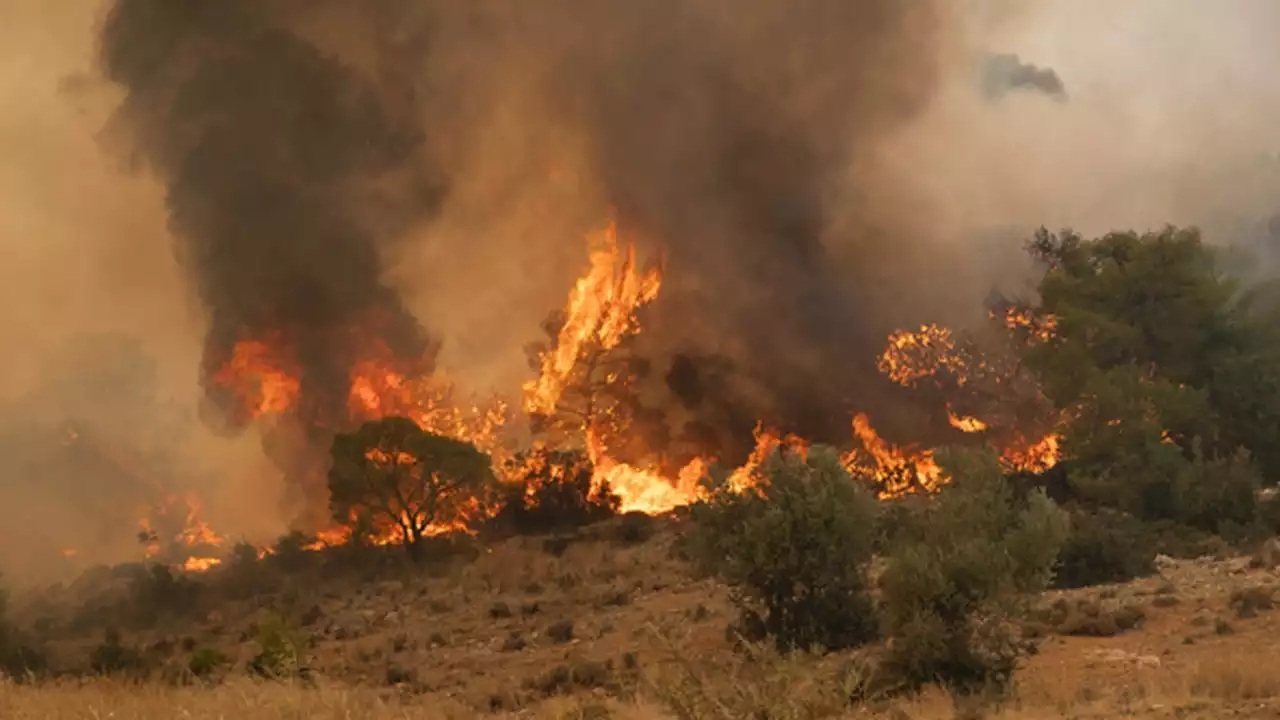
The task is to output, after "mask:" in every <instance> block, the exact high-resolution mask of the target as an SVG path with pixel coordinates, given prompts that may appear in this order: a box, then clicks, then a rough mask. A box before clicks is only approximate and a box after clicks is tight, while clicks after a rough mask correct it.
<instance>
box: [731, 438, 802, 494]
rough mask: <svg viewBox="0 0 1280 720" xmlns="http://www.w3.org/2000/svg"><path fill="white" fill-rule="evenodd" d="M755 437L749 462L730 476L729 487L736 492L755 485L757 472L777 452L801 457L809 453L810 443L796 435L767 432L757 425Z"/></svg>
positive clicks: (748, 458)
mask: <svg viewBox="0 0 1280 720" xmlns="http://www.w3.org/2000/svg"><path fill="white" fill-rule="evenodd" d="M754 435H755V438H756V445H755V447H754V448H752V450H751V454H750V455H749V456H747V461H746V462H745V463H743V464H742V467H739V468H737V469H736V470H734V471H733V472H732V473H730V474H729V487H730V488H731V489H733V490H735V491H739V492H740V491H742V490H746V489H747V488H749V487H751V486H752V485H753V484H754V483H755V474H756V471H757V470H759V469H760V466H761V465H763V464H764V461H765V460H767V459H769V456H770V455H772V454H773V452H774V451H775V450H778V449H779V448H785V449H787V450H789V451H791V452H795V453H798V454H799V455H801V456H804V455H805V454H807V453H808V452H809V443H808V442H806V441H805V440H804V439H803V438H800V437H797V436H795V435H779V434H778V433H776V432H774V431H772V430H766V429H765V428H764V426H763V425H762V424H759V423H757V424H756V429H755V431H754Z"/></svg>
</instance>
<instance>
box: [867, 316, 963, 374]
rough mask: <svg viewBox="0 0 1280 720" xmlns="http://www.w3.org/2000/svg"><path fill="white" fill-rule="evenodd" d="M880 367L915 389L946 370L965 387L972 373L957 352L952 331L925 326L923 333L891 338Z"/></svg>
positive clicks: (881, 355) (939, 327)
mask: <svg viewBox="0 0 1280 720" xmlns="http://www.w3.org/2000/svg"><path fill="white" fill-rule="evenodd" d="M878 367H879V368H880V372H882V373H884V374H885V375H886V376H887V377H888V378H889V379H890V380H892V381H894V382H896V383H898V384H899V385H902V386H904V387H913V386H915V385H916V384H917V383H918V382H920V381H921V380H923V379H925V378H928V377H932V376H933V375H935V374H936V373H938V372H939V371H942V370H946V371H950V372H951V373H952V374H954V375H955V376H956V378H957V382H958V383H959V384H960V385H963V384H964V383H965V380H966V378H967V377H968V373H969V363H968V362H967V360H966V358H965V357H964V356H963V355H962V354H960V353H959V352H957V350H956V343H955V339H954V338H953V337H952V334H951V331H950V330H949V329H947V328H945V327H941V326H939V325H921V326H920V329H919V330H915V331H910V330H899V331H897V332H895V333H893V334H892V335H890V336H889V343H888V346H887V347H885V349H884V352H883V353H881V354H880V360H879V362H878Z"/></svg>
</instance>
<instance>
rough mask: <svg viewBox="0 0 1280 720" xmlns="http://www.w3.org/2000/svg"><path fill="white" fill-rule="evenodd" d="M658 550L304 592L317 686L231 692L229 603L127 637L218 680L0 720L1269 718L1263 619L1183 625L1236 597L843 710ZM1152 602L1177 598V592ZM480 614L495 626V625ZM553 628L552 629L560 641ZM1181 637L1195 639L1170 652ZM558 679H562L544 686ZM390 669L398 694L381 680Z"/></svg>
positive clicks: (1279, 692)
mask: <svg viewBox="0 0 1280 720" xmlns="http://www.w3.org/2000/svg"><path fill="white" fill-rule="evenodd" d="M670 539H671V537H670V535H669V534H662V535H659V536H658V537H656V538H654V539H653V540H651V541H649V542H647V543H644V544H642V545H636V546H630V547H621V546H618V545H616V544H613V543H610V542H607V541H604V540H589V539H588V540H583V541H582V542H578V543H574V544H572V545H570V546H569V547H568V548H567V549H565V550H564V552H563V553H561V554H559V555H556V554H552V553H549V552H547V551H546V550H545V549H544V548H543V545H542V540H541V539H538V538H520V539H515V540H512V541H509V542H505V543H500V544H498V545H495V546H493V547H491V548H489V549H488V551H486V552H484V553H483V554H481V555H480V556H479V557H478V558H476V559H475V560H474V561H464V562H450V563H446V564H444V565H441V566H438V567H434V568H430V569H428V570H427V571H425V572H424V571H422V570H414V571H406V573H405V574H403V575H401V576H395V577H382V578H380V579H378V580H376V581H363V582H361V581H357V580H354V579H352V580H346V579H338V580H332V581H328V584H324V585H315V586H314V587H313V586H310V585H308V586H305V589H306V593H304V594H305V596H306V597H307V598H308V601H307V603H305V605H307V606H310V604H311V603H312V602H314V603H316V604H317V608H318V611H319V620H318V621H317V622H315V623H314V624H312V625H310V626H309V630H310V631H311V632H312V633H314V634H315V635H316V638H317V643H316V646H315V647H314V648H313V649H312V651H311V653H310V655H311V657H309V658H308V660H309V661H310V663H311V664H312V666H313V667H315V669H316V670H317V671H318V673H319V677H320V678H321V680H319V681H317V683H316V684H315V685H314V686H304V685H290V684H278V683H260V682H255V681H251V680H249V679H247V678H246V677H245V676H244V673H243V664H244V661H245V660H246V659H247V657H249V656H251V654H252V652H253V651H254V649H255V648H254V645H253V640H251V639H249V640H246V639H244V638H246V637H249V636H251V634H246V632H245V630H246V628H248V627H250V623H252V622H256V621H258V620H260V619H261V616H262V614H263V612H265V610H264V608H265V607H270V605H269V604H267V603H265V602H264V601H263V600H262V598H258V599H257V600H255V602H254V603H252V604H250V603H246V604H244V606H243V607H241V606H237V605H233V604H229V605H228V606H227V607H225V608H222V609H221V610H220V611H219V617H218V618H217V619H216V620H200V621H195V623H194V625H193V626H184V627H167V628H164V630H163V632H161V631H160V630H155V631H152V632H150V633H143V634H138V635H135V636H133V637H130V638H129V640H130V642H132V643H135V644H138V645H140V646H141V645H145V644H147V643H150V642H152V641H154V640H156V639H158V638H161V637H163V636H164V635H169V636H175V637H181V636H184V635H187V634H190V635H193V636H195V637H196V638H197V639H198V640H199V644H200V646H201V647H220V648H222V649H225V650H226V651H227V653H228V655H230V656H231V657H233V658H237V660H236V661H235V665H234V667H232V668H229V673H230V676H229V677H230V679H229V680H228V681H227V682H225V683H223V684H219V685H216V686H211V687H170V686H166V685H163V684H159V683H156V684H144V685H128V684H119V683H113V682H110V681H106V680H95V681H87V682H83V683H69V682H62V683H48V684H40V685H34V686H14V685H3V684H0V720H9V719H10V718H12V719H15V720H28V719H30V720H35V719H37V718H39V719H42V720H43V719H45V718H49V719H52V720H58V719H60V718H92V719H93V720H105V719H106V718H111V719H112V720H162V719H163V720H169V719H170V718H190V719H192V720H199V719H202V718H210V719H213V718H218V719H219V720H222V719H225V718H234V719H235V720H256V719H258V718H262V719H264V720H274V719H277V718H279V719H284V718H290V719H291V718H298V719H299V720H301V719H302V718H307V719H308V720H310V719H311V718H318V719H321V720H323V719H325V718H344V719H351V720H358V719H363V718H367V719H369V720H383V719H391V718H445V719H446V720H448V719H449V718H470V717H495V718H501V717H528V718H545V719H548V720H552V719H554V720H559V719H565V720H568V719H571V718H572V719H580V720H588V719H590V720H603V719H604V718H619V719H622V720H627V719H633V720H651V719H658V718H664V719H665V718H670V719H671V720H704V719H705V720H738V719H739V718H743V717H768V718H770V719H771V720H817V719H818V718H856V719H862V718H866V719H870V718H891V719H892V720H955V719H963V720H967V719H970V718H982V719H983V720H1046V719H1052V718H1075V719H1078V720H1085V719H1086V718H1095V719H1098V720H1101V719H1102V718H1114V717H1135V718H1144V719H1146V720H1166V719H1172V718H1174V717H1179V718H1194V719H1202V720H1208V719H1209V718H1217V717H1223V716H1225V715H1231V716H1232V717H1235V718H1263V717H1268V718H1276V717H1280V666H1277V665H1276V664H1275V663H1273V662H1270V660H1271V657H1270V656H1271V653H1270V647H1271V645H1270V638H1271V637H1274V635H1275V633H1276V632H1280V613H1266V612H1260V613H1246V614H1250V615H1254V617H1252V618H1248V619H1235V618H1233V623H1234V624H1235V625H1236V626H1237V630H1236V632H1234V633H1231V634H1229V635H1224V634H1217V633H1214V632H1212V630H1211V628H1210V627H1209V626H1208V625H1206V624H1205V623H1204V622H1199V623H1198V622H1196V621H1197V620H1204V619H1205V618H1213V617H1215V616H1218V617H1221V616H1222V615H1225V614H1230V613H1231V611H1232V610H1233V609H1238V607H1237V606H1240V605H1241V603H1242V600H1241V598H1244V599H1246V600H1248V599H1250V598H1252V595H1249V596H1248V597H1246V593H1243V592H1236V593H1235V595H1232V594H1231V592H1232V590H1239V587H1238V586H1237V587H1232V588H1227V587H1223V588H1220V589H1219V592H1218V594H1217V595H1215V596H1214V597H1212V598H1204V599H1196V598H1194V597H1192V596H1186V597H1185V598H1183V601H1181V602H1178V603H1163V604H1160V606H1159V607H1158V608H1156V610H1155V611H1153V612H1152V613H1150V614H1149V617H1148V619H1147V622H1146V623H1144V624H1142V625H1141V626H1139V627H1132V629H1130V630H1129V631H1128V632H1122V633H1119V634H1117V633H1112V632H1100V631H1099V632H1088V633H1083V634H1084V635H1086V636H1085V637H1052V638H1050V640H1049V641H1047V643H1046V645H1045V646H1044V649H1043V651H1042V652H1041V654H1040V655H1039V656H1037V657H1035V658H1031V659H1030V660H1029V661H1028V662H1027V664H1026V666H1025V668H1024V669H1023V670H1022V671H1020V673H1019V675H1018V684H1019V691H1018V692H1017V693H1016V694H1015V696H1014V697H1013V698H1012V699H1010V700H1009V701H1007V702H1006V703H1005V704H1004V706H1003V707H999V708H989V707H987V708H974V707H960V708H957V707H956V705H955V703H954V702H953V701H952V699H951V698H950V697H949V696H948V695H947V694H946V693H945V692H942V691H939V690H933V691H930V692H927V693H925V694H923V695H921V696H919V697H914V698H906V699H897V700H894V701H891V702H889V701H885V702H879V703H870V704H864V705H863V706H861V707H856V708H851V707H850V706H849V703H848V702H847V698H848V697H849V696H850V695H851V694H852V693H854V691H855V690H857V689H858V688H859V686H860V684H861V683H863V682H864V681H865V680H866V678H867V677H868V676H869V673H868V671H867V669H866V665H865V663H861V662H860V661H859V660H858V659H857V656H856V655H848V654H846V655H837V656H830V657H826V658H813V657H804V656H799V657H782V656H779V655H778V654H777V653H774V652H772V651H770V650H768V649H766V648H759V647H755V648H750V649H748V650H747V651H745V652H742V651H735V650H734V649H733V648H732V647H731V646H730V643H729V642H728V641H727V640H726V639H725V636H724V629H725V626H726V624H727V623H728V622H729V620H730V619H731V618H732V616H733V611H732V609H731V607H730V606H729V604H728V603H727V601H726V597H725V594H724V589H723V588H721V587H718V586H716V585H715V584H714V583H710V582H707V581H701V580H693V579H691V578H690V577H689V576H688V575H687V573H686V570H685V568H683V567H682V566H681V565H680V563H678V562H677V561H675V560H673V559H672V557H671V554H670ZM1232 577H1233V578H1235V576H1232ZM1237 580H1238V581H1239V582H1244V581H1246V580H1248V583H1249V584H1250V585H1252V584H1257V582H1255V581H1259V582H1260V580H1259V578H1253V579H1249V578H1246V577H1244V576H1241V577H1240V578H1238V579H1233V583H1236V581H1237ZM1262 580H1265V578H1263V579H1262ZM1264 584H1265V583H1264ZM1237 585H1238V583H1237ZM1267 586H1268V587H1269V585H1267ZM1139 589H1140V588H1139V586H1138V585H1134V586H1123V587H1119V586H1118V587H1117V588H1111V589H1109V590H1106V591H1104V592H1102V593H1088V592H1081V593H1070V594H1067V595H1065V596H1064V597H1066V598H1067V599H1066V600H1063V601H1062V602H1060V603H1057V604H1056V605H1055V607H1057V608H1058V609H1059V610H1060V611H1062V612H1059V613H1058V614H1059V615H1061V617H1055V618H1053V619H1055V620H1059V621H1064V622H1065V621H1066V620H1068V619H1071V618H1074V617H1076V616H1079V617H1089V618H1098V619H1107V618H1111V616H1112V615H1113V614H1114V613H1113V612H1112V611H1114V610H1117V609H1124V608H1127V607H1128V606H1129V605H1130V604H1132V602H1133V601H1134V600H1135V599H1138V598H1139V597H1140V596H1144V595H1143V593H1142V592H1139ZM1157 596H1158V597H1176V596H1177V592H1176V588H1174V587H1173V586H1172V585H1170V586H1169V588H1167V589H1165V590H1163V591H1161V592H1159V593H1157ZM1152 605H1153V607H1155V605H1156V604H1155V603H1152ZM1253 605H1257V606H1258V607H1260V608H1261V607H1263V606H1264V605H1265V603H1261V604H1260V603H1253ZM499 606H505V607H506V609H507V612H497V611H495V610H494V609H495V608H496V607H499ZM1095 606H1096V607H1097V608H1100V609H1099V610H1095V609H1094V608H1095ZM1103 610H1105V611H1106V612H1103ZM566 623H571V624H572V632H571V633H566V632H562V628H563V626H565V624H566ZM1117 623H1119V626H1123V628H1130V627H1131V626H1132V625H1133V623H1128V622H1123V623H1120V622H1119V621H1118V620H1117ZM1054 626H1055V627H1057V626H1056V625H1054ZM1059 630H1060V632H1059V633H1058V634H1059V635H1061V634H1063V633H1062V632H1061V628H1059ZM1192 635H1194V636H1195V637H1194V642H1192V643H1189V644H1183V642H1182V641H1183V639H1184V638H1188V640H1190V639H1191V638H1190V636H1192ZM513 637H518V638H519V642H515V641H513V640H512V638H513ZM90 640H92V641H93V642H97V641H98V639H97V638H90ZM64 649H65V650H66V651H67V653H66V657H67V658H68V659H70V660H71V661H78V662H81V663H83V659H84V657H85V653H86V651H87V648H86V647H80V646H76V647H67V648H64ZM1100 652H1102V653H1105V652H1113V653H1119V654H1121V655H1128V656H1132V657H1140V658H1143V659H1144V660H1145V659H1152V658H1153V657H1154V658H1157V659H1158V662H1157V663H1156V665H1155V666H1154V667H1152V666H1149V665H1143V664H1142V663H1133V662H1129V663H1128V664H1121V665H1115V664H1112V663H1111V661H1109V660H1105V659H1104V660H1100V659H1098V653H1100ZM178 659H179V660H181V659H183V657H182V656H181V655H179V656H178ZM605 665H607V666H608V668H609V669H608V670H607V675H606V676H604V678H603V680H601V679H600V678H597V680H594V681H590V682H586V683H582V682H576V681H575V680H574V679H573V678H574V673H575V672H576V670H575V668H579V667H594V668H596V669H599V668H600V667H601V666H605ZM562 669H567V672H568V678H569V679H568V681H565V682H561V681H556V680H555V678H556V672H557V671H558V670H562ZM392 670H395V671H396V673H395V675H396V677H397V678H401V677H402V678H404V679H403V680H395V681H393V680H392V679H391V678H392V672H391V671H392ZM393 683H394V684H393ZM619 690H621V691H619ZM565 692H568V693H570V695H569V696H567V697H566V696H563V695H561V693H565ZM548 695H550V697H548ZM633 696H634V697H638V698H640V699H639V700H635V699H631V698H632V697H633ZM622 698H625V699H622Z"/></svg>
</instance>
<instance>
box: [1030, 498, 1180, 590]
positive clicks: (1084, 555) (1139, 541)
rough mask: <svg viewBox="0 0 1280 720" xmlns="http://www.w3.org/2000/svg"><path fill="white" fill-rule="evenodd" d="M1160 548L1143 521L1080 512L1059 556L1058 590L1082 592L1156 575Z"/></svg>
mask: <svg viewBox="0 0 1280 720" xmlns="http://www.w3.org/2000/svg"><path fill="white" fill-rule="evenodd" d="M1155 556H1156V545H1155V538H1154V537H1153V535H1152V531H1151V530H1150V529H1149V528H1147V527H1146V526H1145V525H1144V524H1143V523H1142V522H1141V521H1140V520H1138V519H1137V518H1135V517H1133V516H1132V515H1129V514H1128V513H1122V512H1119V511H1114V510H1106V509H1103V510H1097V511H1083V510H1081V511H1076V512H1073V513H1072V515H1071V533H1070V534H1069V535H1068V536H1067V539H1066V542H1065V543H1064V544H1063V546H1062V551H1061V553H1060V554H1059V556H1058V572H1057V574H1056V575H1055V577H1054V586H1055V587H1059V588H1078V587H1086V586H1089V585H1104V584H1107V583H1118V582H1125V581H1128V580H1132V579H1134V578H1139V577H1145V576H1147V575H1153V574H1155V571H1156V566H1155Z"/></svg>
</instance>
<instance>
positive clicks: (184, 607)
mask: <svg viewBox="0 0 1280 720" xmlns="http://www.w3.org/2000/svg"><path fill="white" fill-rule="evenodd" d="M204 590H205V586H204V585H203V584H201V583H200V582H199V581H196V580H193V579H191V578H189V577H187V576H184V575H179V574H176V573H174V571H173V568H171V567H169V566H168V565H164V564H161V563H157V564H154V565H151V566H149V567H147V568H146V570H145V572H143V573H141V574H140V575H138V576H137V577H136V578H135V579H134V581H133V584H132V586H131V591H132V599H133V611H134V614H135V619H136V621H137V622H138V623H140V624H143V625H146V624H150V623H153V622H155V620H157V619H159V618H161V617H166V616H167V617H189V616H191V615H192V614H193V613H195V612H197V611H198V610H199V608H200V601H201V599H202V597H203V594H204Z"/></svg>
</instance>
